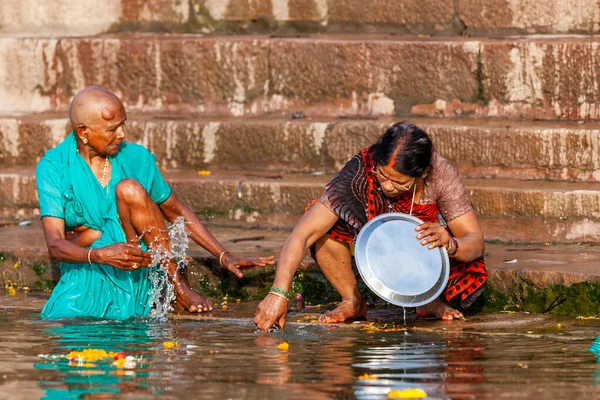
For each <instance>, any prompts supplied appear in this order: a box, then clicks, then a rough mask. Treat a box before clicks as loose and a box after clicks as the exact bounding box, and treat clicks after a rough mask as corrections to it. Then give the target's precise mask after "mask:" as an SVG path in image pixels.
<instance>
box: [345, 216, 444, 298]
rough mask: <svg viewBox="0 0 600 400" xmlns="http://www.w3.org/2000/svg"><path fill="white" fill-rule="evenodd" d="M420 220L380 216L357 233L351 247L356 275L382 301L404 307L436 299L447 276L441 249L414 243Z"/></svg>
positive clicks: (409, 217)
mask: <svg viewBox="0 0 600 400" xmlns="http://www.w3.org/2000/svg"><path fill="white" fill-rule="evenodd" d="M422 223H423V221H421V220H420V219H419V218H416V217H412V216H410V215H408V214H402V213H389V214H382V215H379V216H377V217H375V218H373V219H372V220H371V221H369V222H368V223H367V224H366V225H365V226H364V227H363V228H362V229H361V231H360V232H359V234H358V237H357V238H356V244H355V248H354V257H355V259H356V265H357V267H358V272H359V273H360V275H361V276H362V278H363V280H364V281H365V283H366V284H367V286H369V288H370V289H371V290H372V291H373V292H375V294H377V295H378V296H379V297H381V298H382V299H384V300H386V301H388V302H390V303H392V304H395V305H398V306H403V307H417V306H422V305H423V304H427V303H430V302H431V301H433V300H435V299H436V298H437V297H438V296H439V295H440V294H441V293H442V291H443V290H444V288H445V287H446V284H447V282H448V276H449V275H450V259H449V258H448V253H447V252H446V249H445V248H444V247H436V248H435V249H431V250H430V249H428V248H427V246H423V245H422V244H421V243H420V241H419V240H417V234H418V232H417V231H415V228H416V227H417V226H419V225H421V224H422Z"/></svg>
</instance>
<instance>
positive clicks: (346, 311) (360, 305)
mask: <svg viewBox="0 0 600 400" xmlns="http://www.w3.org/2000/svg"><path fill="white" fill-rule="evenodd" d="M366 314H367V304H366V303H365V301H364V300H363V298H362V297H352V298H348V299H344V300H342V302H341V303H340V305H339V306H337V307H336V308H334V309H333V310H331V311H328V312H326V313H325V314H323V315H321V317H319V322H320V323H322V324H333V323H336V322H344V321H347V320H352V319H357V318H362V317H364V316H365V315H366Z"/></svg>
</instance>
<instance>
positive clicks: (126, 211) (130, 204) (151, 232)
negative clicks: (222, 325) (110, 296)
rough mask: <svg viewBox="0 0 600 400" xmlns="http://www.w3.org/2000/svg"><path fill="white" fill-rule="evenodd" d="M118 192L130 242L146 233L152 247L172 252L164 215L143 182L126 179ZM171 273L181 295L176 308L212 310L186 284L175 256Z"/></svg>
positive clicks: (170, 263) (123, 220) (148, 242)
mask: <svg viewBox="0 0 600 400" xmlns="http://www.w3.org/2000/svg"><path fill="white" fill-rule="evenodd" d="M115 194H116V197H117V211H118V213H119V218H120V219H121V224H122V226H123V230H124V231H125V236H126V238H127V241H128V242H131V241H137V239H138V237H139V235H141V234H142V233H143V234H144V236H143V238H142V239H143V240H144V243H146V245H147V246H148V247H150V246H151V245H152V246H156V245H158V246H162V247H163V248H164V249H166V250H168V251H171V242H170V240H169V235H168V233H167V227H166V225H165V220H164V218H163V215H162V213H161V211H160V209H159V208H158V205H157V204H156V203H155V202H154V201H153V200H152V198H150V195H149V194H148V192H146V190H145V189H144V188H143V187H142V185H140V183H139V182H137V181H135V180H133V179H124V180H122V181H121V182H119V183H118V184H117V187H116V193H115ZM167 273H168V275H169V279H170V281H171V282H172V283H173V285H174V286H175V295H176V296H177V299H176V300H175V304H174V306H175V307H177V308H184V309H186V310H188V311H191V312H196V311H198V312H202V311H209V310H212V304H211V302H210V301H208V300H207V299H206V298H204V297H202V296H200V295H199V294H198V293H196V292H194V291H193V290H192V289H190V288H189V287H188V286H187V285H186V284H185V282H184V281H183V278H182V276H181V273H180V272H179V271H178V269H177V263H176V262H175V260H174V259H171V260H169V263H168V268H167Z"/></svg>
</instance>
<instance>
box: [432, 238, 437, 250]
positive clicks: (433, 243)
mask: <svg viewBox="0 0 600 400" xmlns="http://www.w3.org/2000/svg"><path fill="white" fill-rule="evenodd" d="M436 246H437V241H435V240H434V241H433V242H431V247H432V248H433V247H436Z"/></svg>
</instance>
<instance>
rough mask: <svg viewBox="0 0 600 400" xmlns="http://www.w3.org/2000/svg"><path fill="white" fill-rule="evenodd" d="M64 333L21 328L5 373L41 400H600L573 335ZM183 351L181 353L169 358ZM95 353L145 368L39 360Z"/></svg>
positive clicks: (198, 330) (202, 326) (307, 330)
mask: <svg viewBox="0 0 600 400" xmlns="http://www.w3.org/2000/svg"><path fill="white" fill-rule="evenodd" d="M53 325H54V326H51V325H50V324H49V323H47V322H45V321H37V322H36V321H32V320H28V319H18V318H15V319H14V320H11V321H8V320H7V321H6V324H5V332H4V336H3V337H2V336H0V350H2V351H1V352H0V372H2V373H3V374H7V375H8V376H9V378H8V379H9V380H8V381H7V382H8V383H11V384H13V385H16V386H17V387H19V388H20V390H33V389H39V388H41V389H42V390H43V391H44V393H45V395H43V396H42V395H41V394H40V395H38V396H34V397H36V398H39V397H43V398H46V399H54V398H61V399H62V398H76V397H80V396H83V397H102V396H105V397H109V398H113V397H122V396H127V397H134V398H152V397H164V396H171V397H175V398H189V397H193V398H219V399H221V398H232V399H249V398H250V399H254V398H258V399H265V398H277V399H305V398H317V399H320V398H354V397H356V398H361V399H369V398H380V399H381V398H385V397H386V395H387V393H388V392H390V391H391V390H394V389H407V388H419V389H422V390H424V391H425V392H427V394H428V398H433V399H435V398H499V397H502V396H504V397H510V398H536V399H538V398H540V399H544V398H561V397H565V396H568V394H569V393H571V394H573V396H572V397H573V398H594V395H596V394H600V393H599V392H600V390H598V389H600V384H599V383H600V373H599V371H600V370H599V367H600V360H599V362H598V364H596V363H595V362H594V360H592V355H591V354H590V353H589V352H588V349H589V350H591V351H592V352H594V353H595V354H596V355H597V356H599V354H600V339H597V340H596V342H595V343H594V345H592V347H591V348H590V339H589V338H586V339H584V338H576V337H572V338H569V337H568V335H566V336H565V337H564V339H561V338H557V337H554V338H552V337H548V338H537V339H534V338H527V337H523V336H519V335H504V336H477V335H456V334H452V335H440V334H436V333H411V334H408V335H407V334H405V333H404V332H371V331H364V330H360V329H347V328H341V329H335V328H331V327H325V326H317V325H302V324H292V325H291V326H289V328H287V329H286V331H285V332H278V333H275V334H260V333H256V332H255V330H254V327H253V325H252V323H251V321H249V320H246V321H244V320H240V321H235V320H228V321H222V322H219V321H206V320H205V321H183V320H182V321H171V322H168V323H165V324H154V323H145V322H144V321H133V322H132V321H129V322H126V323H104V324H101V323H89V322H88V323H69V324H65V325H56V324H55V323H54V324H53ZM11 338H12V339H11ZM16 338H20V340H18V339H16ZM173 340H177V341H178V342H179V343H180V347H178V348H173V349H165V348H163V342H164V341H173ZM284 343H285V344H287V347H286V346H282V344H284ZM86 348H96V349H103V350H106V351H124V352H126V353H127V354H131V355H134V356H136V357H143V363H142V364H141V365H138V367H136V368H135V369H134V370H129V371H127V370H122V369H121V370H119V369H116V368H114V367H112V366H110V365H109V364H97V365H95V366H90V367H78V366H74V365H71V366H70V365H69V364H68V362H66V361H62V362H54V363H52V362H43V361H39V360H36V355H37V354H39V353H50V354H66V353H68V352H70V351H72V350H83V349H86ZM18 357H22V359H23V361H22V362H20V363H19V364H15V363H14V360H15V359H16V358H18ZM599 358H600V357H599ZM29 360H31V364H27V362H28V361H29ZM11 362H12V364H11ZM34 363H35V365H34V367H35V368H34V369H33V370H32V368H31V365H33V364H34ZM594 375H595V376H594ZM593 376H594V377H593ZM0 384H1V382H0ZM594 385H597V386H594ZM2 386H3V387H5V388H6V387H7V386H4V385H2ZM545 394H548V395H545ZM550 394H552V396H550ZM578 396H579V397H578ZM590 396H591V397H590Z"/></svg>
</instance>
